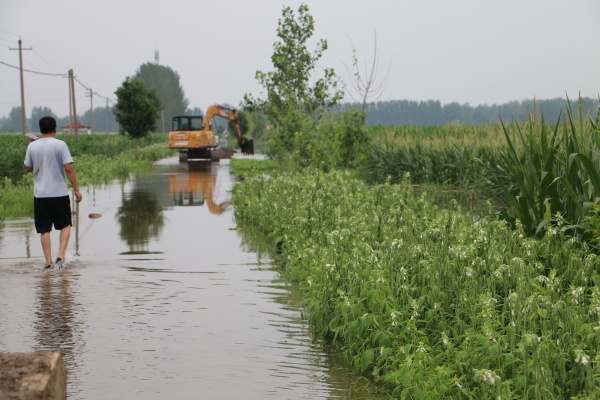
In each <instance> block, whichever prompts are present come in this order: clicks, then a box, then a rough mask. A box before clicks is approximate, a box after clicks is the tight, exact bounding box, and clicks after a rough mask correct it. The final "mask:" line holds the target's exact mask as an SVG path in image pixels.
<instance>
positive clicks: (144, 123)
mask: <svg viewBox="0 0 600 400" xmlns="http://www.w3.org/2000/svg"><path fill="white" fill-rule="evenodd" d="M115 94H116V95H117V103H116V104H115V107H114V114H115V118H116V120H117V122H118V123H119V124H120V125H121V128H122V129H123V130H124V131H125V132H126V133H127V135H129V137H130V138H132V139H136V144H135V156H134V158H136V159H137V150H138V142H139V139H140V138H143V137H146V136H147V135H148V134H149V133H150V132H152V130H153V129H154V127H155V126H156V121H157V119H158V113H159V111H160V109H161V107H162V103H161V101H160V98H159V97H158V94H157V93H156V90H154V89H152V88H149V87H148V86H146V84H144V82H143V81H142V80H141V79H138V78H131V77H127V78H126V79H125V81H123V84H122V85H121V86H120V87H118V88H117V91H116V92H115Z"/></svg>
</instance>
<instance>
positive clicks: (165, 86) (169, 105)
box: [134, 62, 189, 131]
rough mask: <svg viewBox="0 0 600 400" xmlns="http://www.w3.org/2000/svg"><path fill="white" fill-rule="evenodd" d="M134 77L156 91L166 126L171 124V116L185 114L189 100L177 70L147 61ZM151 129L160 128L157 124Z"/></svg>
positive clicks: (157, 129)
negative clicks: (161, 105)
mask: <svg viewBox="0 0 600 400" xmlns="http://www.w3.org/2000/svg"><path fill="white" fill-rule="evenodd" d="M134 77H135V78H139V79H141V80H142V81H144V83H145V84H146V86H147V87H148V88H151V89H154V90H155V91H156V93H157V94H158V97H159V98H160V100H161V103H162V104H163V109H162V111H161V113H162V115H163V116H166V118H167V119H168V120H167V121H165V123H166V125H167V126H170V125H171V121H170V117H171V116H176V115H185V113H186V110H187V108H188V105H189V100H188V99H187V98H186V97H185V91H184V90H183V87H182V86H181V82H180V77H179V73H177V71H174V70H173V69H172V68H171V67H168V66H164V65H160V64H158V63H150V62H147V63H144V64H142V65H141V66H140V67H139V68H138V69H137V71H136V73H135V76H134ZM157 122H159V121H157ZM153 129H154V130H155V131H159V130H160V129H159V126H158V124H157V125H156V126H155V127H154V128H153Z"/></svg>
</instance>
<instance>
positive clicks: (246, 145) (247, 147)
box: [239, 138, 254, 155]
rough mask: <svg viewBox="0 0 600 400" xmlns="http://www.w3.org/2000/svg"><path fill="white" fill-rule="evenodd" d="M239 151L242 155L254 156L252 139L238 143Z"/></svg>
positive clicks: (244, 139)
mask: <svg viewBox="0 0 600 400" xmlns="http://www.w3.org/2000/svg"><path fill="white" fill-rule="evenodd" d="M239 144H240V149H241V150H242V154H244V155H253V154H254V141H253V140H252V139H246V138H243V139H242V140H241V141H240V142H239Z"/></svg>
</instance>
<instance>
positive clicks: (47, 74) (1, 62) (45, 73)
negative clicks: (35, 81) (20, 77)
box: [0, 61, 68, 78]
mask: <svg viewBox="0 0 600 400" xmlns="http://www.w3.org/2000/svg"><path fill="white" fill-rule="evenodd" d="M0 64H3V65H6V66H7V67H11V68H15V69H19V67H18V66H16V65H11V64H9V63H5V62H4V61H0ZM23 71H25V72H31V73H32V74H37V75H46V76H60V77H62V78H67V77H68V75H67V74H51V73H48V72H40V71H32V70H30V69H25V68H23Z"/></svg>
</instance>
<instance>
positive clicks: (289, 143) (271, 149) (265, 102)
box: [244, 4, 343, 158]
mask: <svg viewBox="0 0 600 400" xmlns="http://www.w3.org/2000/svg"><path fill="white" fill-rule="evenodd" d="M308 11H309V10H308V6H307V5H306V4H301V5H300V7H299V8H298V13H297V14H296V13H295V12H294V11H293V10H292V9H291V8H290V7H284V8H283V12H282V18H281V19H279V22H278V26H277V36H278V38H279V41H277V42H275V44H274V52H273V55H272V56H271V62H272V63H273V67H274V71H271V72H262V71H257V72H256V79H257V80H258V81H259V83H260V84H261V85H262V86H263V87H264V88H265V89H266V92H267V97H266V99H254V98H253V97H252V96H251V95H250V94H246V95H245V96H244V103H245V106H246V108H250V109H253V108H260V109H262V110H264V112H265V114H266V115H267V117H268V119H269V121H270V122H271V123H272V124H273V126H274V128H275V129H273V130H272V131H271V132H272V133H270V137H269V141H268V143H267V149H266V153H267V154H269V155H271V156H272V157H274V158H280V157H282V156H284V155H285V154H289V153H291V152H293V150H294V142H295V140H294V135H296V134H297V133H298V132H301V131H302V130H304V129H314V127H315V124H316V122H317V121H318V120H319V119H320V117H321V116H322V115H323V113H324V112H326V111H327V110H328V109H329V108H330V107H331V106H333V105H335V104H336V103H337V102H338V101H339V100H340V99H341V98H342V96H343V92H342V91H341V90H338V88H337V86H338V80H337V77H336V75H335V72H334V70H333V69H332V68H325V69H324V70H323V71H324V72H323V73H324V75H323V76H322V77H321V78H318V79H317V78H315V76H314V72H315V69H316V67H317V62H318V61H319V60H320V58H321V57H322V56H323V53H324V52H325V50H327V41H326V40H323V39H321V40H319V42H318V43H317V48H316V49H315V51H314V52H312V53H311V52H310V51H309V50H308V47H307V42H308V40H309V39H310V38H311V37H312V34H313V32H314V20H313V17H312V16H311V15H310V14H309V13H308ZM311 82H312V85H311Z"/></svg>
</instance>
